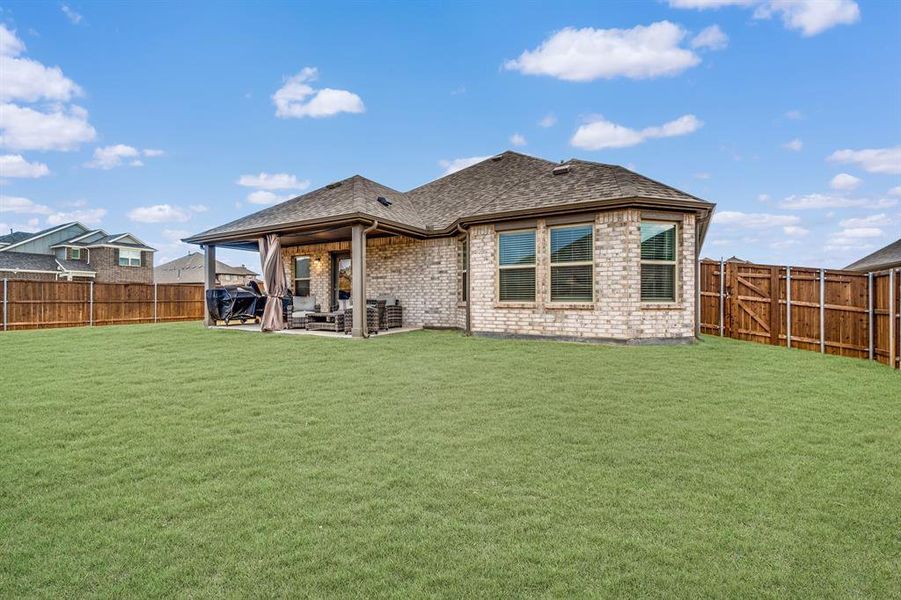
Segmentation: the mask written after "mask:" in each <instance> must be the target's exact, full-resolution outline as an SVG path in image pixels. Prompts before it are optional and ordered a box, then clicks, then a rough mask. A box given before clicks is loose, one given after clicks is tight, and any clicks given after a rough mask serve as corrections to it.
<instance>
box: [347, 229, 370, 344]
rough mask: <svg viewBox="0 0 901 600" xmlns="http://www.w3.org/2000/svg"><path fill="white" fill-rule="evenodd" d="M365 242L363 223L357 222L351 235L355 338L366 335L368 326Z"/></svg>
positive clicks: (353, 327)
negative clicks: (365, 287)
mask: <svg viewBox="0 0 901 600" xmlns="http://www.w3.org/2000/svg"><path fill="white" fill-rule="evenodd" d="M365 243H366V238H365V237H364V234H363V225H362V224H360V223H357V224H356V225H354V226H353V227H352V228H351V235H350V269H351V287H350V298H351V301H352V302H351V303H352V304H353V324H352V327H351V330H350V335H351V336H352V337H355V338H362V337H365V335H366V332H365V331H364V328H365V327H366V295H365V294H366V291H365V290H364V289H363V286H364V284H363V282H364V281H366V272H365V271H366V258H365V256H364V255H363V253H364V252H365V250H364V249H363V245H364V244H365Z"/></svg>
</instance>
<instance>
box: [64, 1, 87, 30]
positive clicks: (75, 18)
mask: <svg viewBox="0 0 901 600" xmlns="http://www.w3.org/2000/svg"><path fill="white" fill-rule="evenodd" d="M60 10H62V11H63V14H64V15H66V18H67V19H69V22H70V23H72V24H73V25H78V24H79V23H81V20H82V18H83V17H82V16H81V15H80V14H78V13H77V12H75V11H74V10H73V9H72V8H70V7H69V5H67V4H63V5H62V6H61V7H60Z"/></svg>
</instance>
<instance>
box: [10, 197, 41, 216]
mask: <svg viewBox="0 0 901 600" xmlns="http://www.w3.org/2000/svg"><path fill="white" fill-rule="evenodd" d="M52 212H53V210H52V209H51V208H50V207H49V206H44V205H43V204H37V203H35V202H32V201H31V200H29V199H28V198H23V197H21V196H2V195H0V213H13V214H17V215H49V214H50V213H52Z"/></svg>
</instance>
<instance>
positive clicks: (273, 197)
mask: <svg viewBox="0 0 901 600" xmlns="http://www.w3.org/2000/svg"><path fill="white" fill-rule="evenodd" d="M293 197H294V196H291V195H286V196H280V195H278V194H276V193H275V192H269V191H267V190H257V191H255V192H250V193H249V194H247V201H248V202H250V203H251V204H278V203H280V202H284V201H285V200H290V199H291V198H293Z"/></svg>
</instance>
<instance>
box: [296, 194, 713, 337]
mask: <svg viewBox="0 0 901 600" xmlns="http://www.w3.org/2000/svg"><path fill="white" fill-rule="evenodd" d="M671 218H673V217H671ZM675 218H677V219H680V221H679V237H678V244H679V246H678V256H679V261H678V264H677V267H676V268H677V275H676V276H677V280H678V282H679V285H678V290H677V298H676V302H674V303H665V304H661V303H643V302H642V301H641V232H640V225H641V219H642V212H641V211H640V210H638V209H624V210H614V211H607V212H600V213H596V214H594V215H589V216H588V217H587V220H588V221H591V220H593V222H594V261H595V264H594V293H595V299H594V302H587V303H565V304H558V303H551V302H550V301H549V298H550V290H549V280H550V265H549V260H550V257H549V247H548V246H549V234H548V228H547V224H546V222H545V221H544V220H540V219H539V220H538V221H537V228H536V249H537V257H536V261H537V265H536V284H537V291H536V301H535V302H530V303H500V302H498V301H497V232H496V231H495V228H494V226H493V225H477V226H473V227H472V228H471V230H470V240H471V242H470V243H471V251H470V277H471V280H472V281H471V284H470V286H471V326H472V331H473V333H475V334H485V335H523V336H553V337H560V338H566V339H581V340H586V341H588V340H612V341H623V342H628V341H640V340H689V339H691V338H692V337H693V336H694V318H695V316H694V310H695V217H694V215H693V214H690V213H686V214H684V215H678V214H677V215H676V216H675ZM349 248H350V243H349V242H341V243H330V244H317V245H310V246H297V247H287V248H284V249H283V257H284V259H285V269H286V275H287V277H288V280H289V286H290V287H292V288H293V279H294V272H293V271H294V261H293V257H295V256H309V257H310V258H311V259H312V260H311V263H310V272H311V282H310V287H311V291H312V293H313V294H315V295H316V297H317V300H318V301H319V302H320V303H321V304H322V306H323V309H326V308H328V304H329V302H330V297H331V285H332V284H331V264H330V261H331V253H332V252H335V251H340V250H349ZM458 248H459V246H458V241H457V238H456V237H449V238H436V239H428V240H414V239H410V238H405V237H393V238H376V239H371V240H369V241H368V243H367V257H366V258H367V261H366V262H367V283H366V285H367V290H366V292H367V296H368V297H370V298H372V297H376V296H380V295H391V296H397V297H398V298H399V299H400V302H401V304H402V306H403V307H404V325H405V326H425V327H458V328H462V327H464V326H465V305H464V304H462V303H460V302H459V301H458V294H459V283H458V282H459V281H460V277H459V276H460V268H459V267H460V265H459V261H458Z"/></svg>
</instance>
